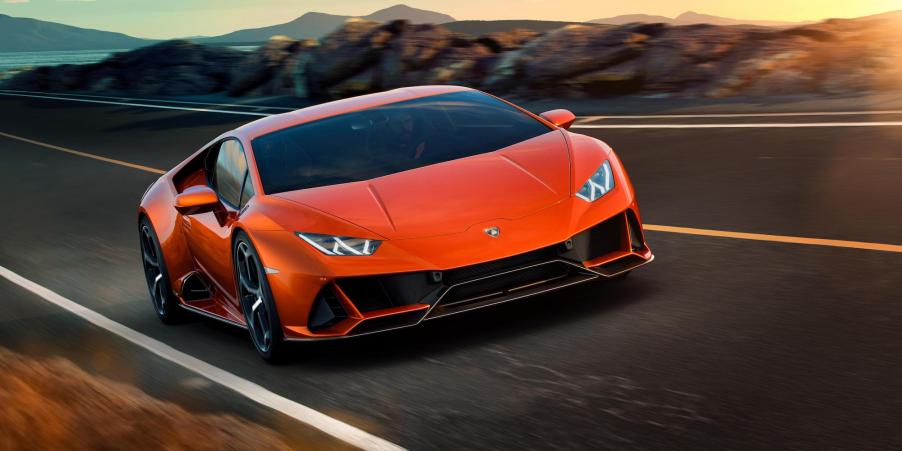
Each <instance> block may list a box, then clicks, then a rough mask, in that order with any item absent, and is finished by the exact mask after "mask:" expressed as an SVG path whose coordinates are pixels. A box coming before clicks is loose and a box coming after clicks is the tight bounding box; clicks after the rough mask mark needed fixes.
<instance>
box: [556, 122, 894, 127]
mask: <svg viewBox="0 0 902 451" xmlns="http://www.w3.org/2000/svg"><path fill="white" fill-rule="evenodd" d="M899 126H902V121H885V122H798V123H778V122H771V123H759V124H580V125H572V126H570V128H599V129H602V128H610V129H627V128H644V129H648V128H806V127H899Z"/></svg>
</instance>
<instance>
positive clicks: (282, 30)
mask: <svg viewBox="0 0 902 451" xmlns="http://www.w3.org/2000/svg"><path fill="white" fill-rule="evenodd" d="M350 18H351V17H350V16H339V15H335V14H325V13H306V14H304V15H303V16H301V17H298V18H297V19H294V20H292V21H291V22H286V23H283V24H279V25H271V26H268V27H262V28H249V29H246V30H238V31H233V32H231V33H227V34H224V35H220V36H212V37H208V38H200V39H195V40H194V41H195V42H198V43H201V44H209V43H244V42H263V41H266V40H267V39H269V38H271V37H273V36H277V35H282V36H289V37H292V38H295V39H307V38H318V37H320V36H324V35H326V34H329V33H331V32H332V31H333V30H335V29H336V28H338V27H340V26H341V25H342V24H344V23H345V21H347V20H348V19H350Z"/></svg>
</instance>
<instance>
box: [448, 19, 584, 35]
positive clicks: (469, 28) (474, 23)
mask: <svg viewBox="0 0 902 451" xmlns="http://www.w3.org/2000/svg"><path fill="white" fill-rule="evenodd" d="M577 24H578V25H598V26H601V25H600V24H585V23H582V22H555V21H551V20H458V21H456V22H448V23H443V24H442V26H443V27H445V28H447V29H449V30H451V31H454V32H457V33H466V34H469V35H473V36H481V35H484V34H489V33H498V32H505V31H511V30H515V29H517V28H523V29H527V30H532V31H535V32H538V33H544V32H546V31H551V30H556V29H558V28H561V27H566V26H567V25H577Z"/></svg>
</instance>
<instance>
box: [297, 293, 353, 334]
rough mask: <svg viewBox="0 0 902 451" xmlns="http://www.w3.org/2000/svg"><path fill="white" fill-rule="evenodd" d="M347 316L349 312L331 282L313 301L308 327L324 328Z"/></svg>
mask: <svg viewBox="0 0 902 451" xmlns="http://www.w3.org/2000/svg"><path fill="white" fill-rule="evenodd" d="M347 317H348V314H347V312H346V311H345V309H344V307H342V305H341V301H339V300H338V296H337V295H336V294H335V288H333V286H332V285H331V284H329V285H326V286H325V287H323V289H322V290H320V292H319V294H318V295H317V296H316V300H314V301H313V307H312V308H311V309H310V317H309V318H308V319H307V327H309V328H310V330H313V331H316V330H322V329H325V328H327V327H330V326H333V325H335V324H338V323H339V322H341V321H342V320H343V319H345V318H347Z"/></svg>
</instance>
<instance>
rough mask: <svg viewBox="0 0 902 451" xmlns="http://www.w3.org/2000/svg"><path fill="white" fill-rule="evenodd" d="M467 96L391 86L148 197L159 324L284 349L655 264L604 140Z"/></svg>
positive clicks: (191, 167)
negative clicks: (230, 330)
mask: <svg viewBox="0 0 902 451" xmlns="http://www.w3.org/2000/svg"><path fill="white" fill-rule="evenodd" d="M574 119H575V116H574V115H573V114H572V113H570V112H569V111H566V110H553V111H548V112H546V113H543V114H541V115H538V116H536V115H533V114H531V113H529V112H528V111H526V110H523V109H521V108H519V107H517V106H515V105H513V104H510V103H508V102H506V101H503V100H500V99H498V98H496V97H493V96H491V95H489V94H485V93H482V92H480V91H476V90H473V89H468V88H462V87H452V86H422V87H412V88H403V89H396V90H393V91H388V92H383V93H378V94H370V95H365V96H361V97H355V98H350V99H345V100H339V101H335V102H331V103H325V104H321V105H317V106H312V107H309V108H305V109H301V110H297V111H294V112H290V113H285V114H279V115H275V116H270V117H266V118H263V119H260V120H257V121H255V122H251V123H249V124H247V125H244V126H242V127H239V128H237V129H235V130H232V131H230V132H227V133H224V134H223V135H221V136H219V137H218V138H216V139H214V140H213V141H211V142H210V143H209V144H208V145H206V146H204V147H203V148H202V149H200V150H198V151H197V152H195V153H194V154H193V155H191V156H190V157H189V158H188V159H186V160H185V161H184V162H182V163H181V164H179V165H178V166H176V167H175V168H173V169H172V170H170V171H169V172H167V173H166V174H165V175H163V176H162V177H160V179H159V180H157V181H156V182H155V183H154V184H153V185H152V186H151V187H150V188H149V189H148V190H147V192H146V193H145V194H144V197H143V199H142V200H141V205H140V208H139V209H138V228H139V235H140V241H141V251H142V257H143V262H144V271H145V274H146V277H147V284H148V287H149V289H150V295H151V298H152V300H153V305H154V308H155V310H156V312H157V315H158V316H159V317H160V319H161V320H163V321H164V322H167V323H169V322H172V321H174V320H175V319H176V318H177V316H178V315H179V314H180V313H182V312H184V311H185V310H188V311H192V312H196V313H200V314H203V315H206V316H209V317H212V318H216V319H219V320H223V321H225V322H228V323H231V324H234V325H237V326H240V327H245V328H247V329H248V331H249V332H250V335H251V339H252V341H253V343H254V345H255V347H256V348H257V351H258V352H259V353H260V354H261V356H262V357H263V358H264V359H266V360H272V359H274V358H276V357H277V356H278V355H279V354H281V353H282V352H283V350H284V348H285V343H286V342H287V341H294V340H314V339H329V338H341V337H351V336H359V335H364V334H369V333H374V332H380V331H386V330H391V329H397V328H402V327H408V326H414V325H417V324H419V323H421V322H423V321H424V320H429V319H433V318H440V317H442V316H446V315H451V314H455V313H459V312H463V311H467V310H472V309H477V308H480V307H486V306H489V305H493V304H498V303H502V302H507V301H512V300H515V299H521V298H524V297H528V296H533V295H537V294H540V293H545V292H548V291H551V290H555V289H559V288H563V287H567V286H571V285H574V284H578V283H583V282H588V281H590V280H593V279H599V278H611V277H615V276H619V275H622V274H625V273H626V272H628V271H630V270H632V269H633V268H636V267H638V266H640V265H643V264H645V263H648V262H649V261H651V260H652V258H653V256H652V253H651V250H650V249H649V248H648V246H647V245H646V243H645V239H644V237H643V232H642V225H641V220H640V216H639V209H638V207H637V204H636V199H635V196H634V194H633V188H632V186H631V184H630V181H629V178H628V177H627V174H626V171H625V170H624V169H623V166H622V165H621V163H620V160H619V159H618V158H617V155H615V154H614V152H613V151H612V150H611V148H610V147H608V146H607V145H606V144H605V143H603V142H601V141H599V140H597V139H594V138H591V137H588V136H584V135H579V134H575V133H571V132H568V131H567V129H568V128H569V127H570V125H571V124H572V123H573V121H574Z"/></svg>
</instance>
